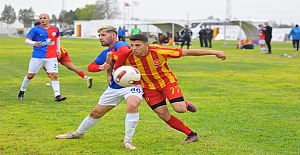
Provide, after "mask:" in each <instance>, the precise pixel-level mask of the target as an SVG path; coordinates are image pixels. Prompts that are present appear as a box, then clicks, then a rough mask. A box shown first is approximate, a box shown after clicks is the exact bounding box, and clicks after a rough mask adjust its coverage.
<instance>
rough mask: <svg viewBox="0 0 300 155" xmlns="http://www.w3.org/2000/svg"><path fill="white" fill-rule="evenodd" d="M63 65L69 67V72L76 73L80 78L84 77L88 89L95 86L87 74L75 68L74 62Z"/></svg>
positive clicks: (63, 63)
mask: <svg viewBox="0 0 300 155" xmlns="http://www.w3.org/2000/svg"><path fill="white" fill-rule="evenodd" d="M61 64H62V65H64V66H65V67H67V68H68V69H69V70H71V71H74V72H75V73H77V74H78V76H80V77H82V78H83V79H84V80H85V81H86V82H87V87H88V88H91V87H92V86H93V79H92V78H91V77H88V76H86V75H85V73H84V72H83V71H82V70H81V69H80V68H78V67H77V66H75V65H74V64H73V63H72V62H61Z"/></svg>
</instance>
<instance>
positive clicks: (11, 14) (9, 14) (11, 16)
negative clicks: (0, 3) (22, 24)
mask: <svg viewBox="0 0 300 155" xmlns="http://www.w3.org/2000/svg"><path fill="white" fill-rule="evenodd" d="M16 20H17V16H16V12H15V9H14V8H13V7H11V6H10V5H5V6H4V10H3V11H2V13H1V21H2V22H3V23H6V24H7V27H8V25H9V24H13V23H14V22H15V21H16Z"/></svg>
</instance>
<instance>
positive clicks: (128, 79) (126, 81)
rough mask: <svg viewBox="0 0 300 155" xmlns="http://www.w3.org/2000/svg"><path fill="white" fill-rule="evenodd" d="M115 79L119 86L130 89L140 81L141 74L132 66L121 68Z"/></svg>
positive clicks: (116, 72) (115, 73)
mask: <svg viewBox="0 0 300 155" xmlns="http://www.w3.org/2000/svg"><path fill="white" fill-rule="evenodd" d="M113 77H114V80H115V81H116V83H117V84H118V85H120V86H122V87H130V86H133V85H135V84H137V83H138V82H139V81H140V79H141V73H140V71H139V70H138V69H136V68H134V67H132V66H121V67H119V68H117V69H116V70H115V72H114V75H113Z"/></svg>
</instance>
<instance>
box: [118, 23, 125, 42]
mask: <svg viewBox="0 0 300 155" xmlns="http://www.w3.org/2000/svg"><path fill="white" fill-rule="evenodd" d="M118 40H119V41H124V42H125V29H123V28H122V27H121V26H119V29H118Z"/></svg>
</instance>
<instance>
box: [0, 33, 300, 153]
mask: <svg viewBox="0 0 300 155" xmlns="http://www.w3.org/2000/svg"><path fill="white" fill-rule="evenodd" d="M24 39H25V38H24V37H21V38H8V37H0V47H1V48H0V66H1V71H0V73H1V76H0V87H1V89H0V98H1V100H0V114H1V117H0V127H1V128H0V154H1V155H2V154H3V155H6V154H29V155H44V154H61V155H65V154H109V155H119V154H120V155H121V154H122V155H125V154H128V155H134V154H142V155H152V154H153V155H158V154H161V155H184V154H186V155H192V154H193V155H206V154H207V155H213V154H215V155H221V154H222V155H233V154H237V155H244V154H245V155H299V154H300V74H299V71H300V55H299V56H294V55H293V54H294V52H293V50H292V47H291V44H290V43H272V45H273V51H274V54H272V55H266V54H260V51H259V47H257V46H256V47H255V49H254V50H237V49H235V46H234V44H235V43H234V42H230V44H231V45H232V46H227V47H226V48H224V47H223V46H222V44H223V42H220V41H219V42H218V41H214V42H213V43H214V48H213V49H215V50H222V51H225V52H226V54H227V60H226V61H221V60H218V59H217V58H215V57H214V56H204V57H183V58H180V59H177V60H170V62H169V65H170V67H171V69H172V70H173V71H174V72H175V74H176V75H177V77H178V79H179V86H180V87H181V89H182V90H183V93H184V95H185V98H186V99H187V100H189V101H191V102H193V103H194V104H195V105H196V106H197V107H198V111H197V112H196V113H189V112H187V113H184V114H178V113H175V112H174V111H172V110H171V112H172V113H173V114H174V115H175V116H177V117H179V118H180V119H181V120H183V121H184V122H185V124H186V125H188V126H189V127H190V128H192V129H193V130H194V131H196V132H197V133H198V134H199V135H200V137H201V139H200V141H198V142H195V143H190V144H183V143H181V141H182V140H183V139H185V138H186V136H185V135H184V134H182V133H180V132H178V131H175V130H173V129H172V128H170V127H169V126H168V125H166V124H165V123H164V122H163V121H162V120H160V119H159V118H158V117H157V116H156V114H155V113H154V112H152V110H151V109H150V108H149V107H148V106H147V105H146V103H145V102H144V101H143V102H142V104H141V105H140V107H139V111H140V122H139V125H138V127H137V130H136V134H135V136H134V144H135V145H136V146H137V147H138V150H127V149H124V148H123V145H122V144H123V143H122V140H123V136H124V118H125V115H126V108H125V104H124V101H123V102H122V104H121V105H120V106H118V107H116V108H115V109H114V110H112V111H111V112H109V113H108V114H107V115H105V116H104V117H103V119H101V121H100V123H98V124H97V125H96V126H94V127H93V128H91V130H89V132H88V133H87V134H86V135H85V136H84V138H82V139H75V140H57V139H55V136H56V135H58V134H62V133H66V132H71V131H74V130H76V129H77V127H78V126H79V124H80V123H81V121H82V120H83V119H84V118H85V117H86V116H87V115H88V114H89V113H90V111H91V110H92V109H93V107H94V106H95V105H96V104H97V102H98V99H99V96H100V95H101V93H102V92H103V91H104V90H105V89H106V87H107V85H106V82H105V81H106V80H105V73H104V72H102V73H88V72H87V70H86V68H87V65H88V64H90V63H91V62H92V61H93V60H94V59H95V58H96V57H97V56H98V54H99V52H100V51H101V50H102V49H104V48H103V47H101V45H100V44H99V41H98V40H95V39H70V38H62V39H61V42H62V45H63V46H64V47H66V48H67V49H68V51H69V53H70V55H71V58H72V60H73V62H74V64H75V65H77V66H78V67H80V68H81V69H83V70H84V71H85V73H86V74H87V75H89V76H92V77H93V79H94V86H93V88H91V89H88V88H86V83H85V81H83V79H81V78H80V77H79V76H77V75H76V74H75V73H73V72H71V71H69V70H67V69H66V68H65V67H63V66H60V68H59V80H60V82H61V93H62V95H66V96H67V97H68V99H67V100H66V101H65V102H61V103H56V102H54V99H53V91H52V88H51V87H47V86H46V85H45V84H46V83H47V82H49V79H48V77H47V76H46V74H45V73H44V71H43V70H41V71H40V72H39V73H38V74H37V76H36V77H35V78H34V79H33V80H32V81H31V83H30V85H29V86H28V88H27V91H26V94H25V99H24V100H23V101H19V100H17V94H18V91H19V89H20V86H21V83H22V80H23V78H24V76H25V75H26V73H27V69H28V62H29V60H30V57H31V51H32V48H31V47H30V46H28V45H25V44H24ZM177 47H178V46H177ZM198 47H199V43H198V42H197V41H195V42H194V43H193V46H192V48H198ZM284 53H286V54H289V55H292V58H290V59H289V58H287V57H281V56H280V55H281V54H284Z"/></svg>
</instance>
